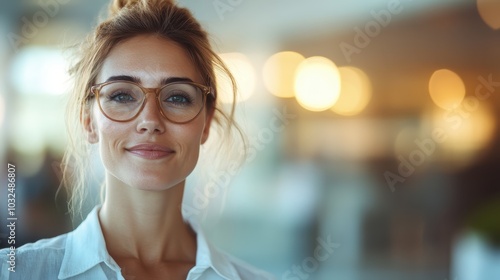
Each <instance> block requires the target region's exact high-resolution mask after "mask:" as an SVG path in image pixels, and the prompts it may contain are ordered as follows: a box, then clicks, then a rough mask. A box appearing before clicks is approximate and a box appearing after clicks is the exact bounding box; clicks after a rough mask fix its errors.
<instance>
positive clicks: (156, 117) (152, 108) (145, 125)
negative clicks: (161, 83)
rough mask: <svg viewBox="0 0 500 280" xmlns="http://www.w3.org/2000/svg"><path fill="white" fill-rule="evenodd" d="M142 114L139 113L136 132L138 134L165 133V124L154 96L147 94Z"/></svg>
mask: <svg viewBox="0 0 500 280" xmlns="http://www.w3.org/2000/svg"><path fill="white" fill-rule="evenodd" d="M144 102H145V104H144V107H143V109H142V112H140V113H139V116H138V117H137V118H138V123H137V131H138V132H140V133H149V134H162V133H164V132H165V123H164V121H163V116H162V115H161V112H160V108H158V106H157V104H156V99H155V96H154V94H148V95H147V96H146V100H144Z"/></svg>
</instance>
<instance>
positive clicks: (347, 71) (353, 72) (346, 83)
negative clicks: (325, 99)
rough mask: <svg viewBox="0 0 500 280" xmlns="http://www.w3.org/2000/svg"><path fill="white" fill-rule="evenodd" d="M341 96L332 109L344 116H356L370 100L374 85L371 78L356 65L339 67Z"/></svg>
mask: <svg viewBox="0 0 500 280" xmlns="http://www.w3.org/2000/svg"><path fill="white" fill-rule="evenodd" d="M339 72H340V81H341V87H340V96H339V99H338V100H337V102H335V105H333V107H332V111H334V112H335V113H337V114H339V115H343V116H354V115H357V114H359V113H360V112H362V111H363V110H364V109H365V107H366V106H367V105H368V103H369V102H370V99H371V96H372V86H371V83H370V78H369V77H368V75H366V73H365V72H363V70H361V69H359V68H356V67H350V66H346V67H339Z"/></svg>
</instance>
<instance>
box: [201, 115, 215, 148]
mask: <svg viewBox="0 0 500 280" xmlns="http://www.w3.org/2000/svg"><path fill="white" fill-rule="evenodd" d="M214 113H215V108H212V109H210V110H208V111H207V113H206V121H205V126H204V127H203V134H202V135H201V144H205V142H207V139H208V135H209V134H210V127H211V125H212V119H213V117H214Z"/></svg>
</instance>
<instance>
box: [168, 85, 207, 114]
mask: <svg viewBox="0 0 500 280" xmlns="http://www.w3.org/2000/svg"><path fill="white" fill-rule="evenodd" d="M159 98H160V99H159V101H160V104H161V107H162V110H163V113H164V114H165V115H166V116H167V118H168V119H170V120H172V121H175V122H187V121H190V120H192V119H193V118H194V117H196V115H198V113H199V112H200V111H201V110H202V109H203V103H204V100H203V99H204V94H203V92H202V90H201V89H200V88H198V87H197V86H195V85H192V84H186V83H175V84H169V85H167V86H165V87H164V88H163V89H162V90H161V92H160V96H159Z"/></svg>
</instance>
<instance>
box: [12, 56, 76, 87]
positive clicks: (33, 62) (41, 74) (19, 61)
mask: <svg viewBox="0 0 500 280" xmlns="http://www.w3.org/2000/svg"><path fill="white" fill-rule="evenodd" d="M68 69H69V65H68V60H67V59H66V58H65V57H64V56H63V53H62V51H61V50H59V49H56V48H48V47H25V48H23V49H21V50H20V51H19V53H18V54H17V55H16V56H15V57H14V59H13V62H12V68H11V72H10V74H11V75H10V76H11V79H12V82H13V86H14V89H15V90H16V91H17V92H19V93H21V94H25V95H33V94H40V95H60V94H64V93H67V92H68V90H69V85H70V83H69V81H70V76H69V74H68ZM27 81H29V82H27Z"/></svg>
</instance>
